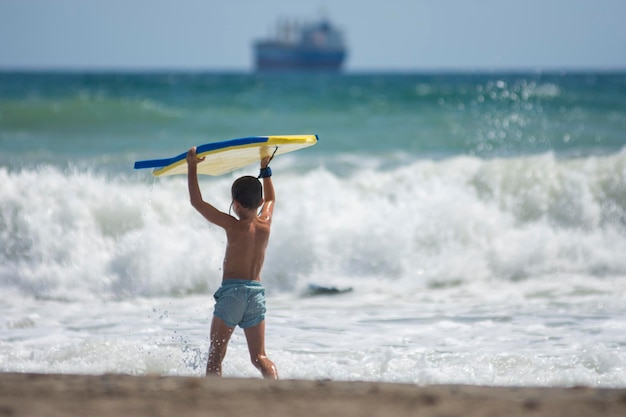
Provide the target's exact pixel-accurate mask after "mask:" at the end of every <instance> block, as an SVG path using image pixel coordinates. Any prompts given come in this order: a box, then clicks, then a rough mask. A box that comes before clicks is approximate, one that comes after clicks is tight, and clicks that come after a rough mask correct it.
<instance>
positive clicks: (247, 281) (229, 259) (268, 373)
mask: <svg viewBox="0 0 626 417" xmlns="http://www.w3.org/2000/svg"><path fill="white" fill-rule="evenodd" d="M270 159H271V158H269V157H266V158H264V159H263V160H262V161H261V174H260V175H259V177H261V178H263V186H261V182H260V181H259V180H258V179H257V178H254V177H250V176H247V177H241V178H239V179H237V180H236V181H235V182H234V183H233V185H232V188H231V194H232V198H233V202H232V204H231V207H232V208H233V209H234V212H235V214H236V215H237V217H238V218H239V219H237V218H235V217H233V216H231V215H230V214H226V213H223V212H221V211H219V210H218V209H216V208H215V207H213V206H212V205H210V204H209V203H206V202H205V201H204V200H203V199H202V194H201V193H200V187H199V185H198V171H197V165H198V162H200V161H202V160H204V158H198V156H197V155H196V148H191V149H190V150H189V151H188V152H187V166H188V174H187V182H188V186H189V199H190V201H191V205H192V206H193V207H194V208H195V209H196V210H198V211H199V212H200V214H202V215H203V216H204V217H205V218H206V219H207V220H208V221H210V222H211V223H214V224H216V225H217V226H220V227H222V228H223V229H224V230H225V231H226V240H227V243H226V254H225V256H224V265H223V274H222V286H221V287H220V288H219V289H218V290H217V292H216V293H215V301H216V303H215V311H214V313H213V321H212V322H211V347H210V348H209V360H208V362H207V367H206V373H207V376H208V375H221V374H222V361H223V360H224V356H225V355H226V347H227V346H228V341H229V340H230V337H231V335H232V334H233V331H234V330H235V327H236V326H237V325H239V327H241V328H242V329H243V330H244V333H245V335H246V340H247V342H248V350H249V352H250V359H251V360H252V363H253V364H254V366H255V367H256V368H257V369H259V370H260V371H261V374H262V375H263V377H264V378H271V379H278V372H277V370H276V366H275V365H274V363H273V362H272V361H271V360H270V359H269V358H268V357H267V356H266V355H265V290H264V289H263V286H262V285H261V269H262V267H263V261H264V259H265V249H266V248H267V243H268V241H269V236H270V226H271V223H272V214H273V212H274V201H275V195H274V186H273V184H272V178H271V175H272V171H271V170H270V168H269V167H268V164H269V161H270ZM263 189H264V190H265V199H263V195H262V194H263ZM259 207H261V212H260V214H257V212H258V209H259Z"/></svg>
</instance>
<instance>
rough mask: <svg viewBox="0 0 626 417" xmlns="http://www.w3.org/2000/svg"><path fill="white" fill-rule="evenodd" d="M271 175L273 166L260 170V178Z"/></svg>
mask: <svg viewBox="0 0 626 417" xmlns="http://www.w3.org/2000/svg"><path fill="white" fill-rule="evenodd" d="M271 176H272V168H270V167H265V168H261V170H260V171H259V176H258V178H269V177H271Z"/></svg>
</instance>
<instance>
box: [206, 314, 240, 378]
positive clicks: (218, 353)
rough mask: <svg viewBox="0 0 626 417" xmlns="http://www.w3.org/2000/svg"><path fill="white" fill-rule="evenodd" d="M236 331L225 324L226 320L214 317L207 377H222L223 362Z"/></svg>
mask: <svg viewBox="0 0 626 417" xmlns="http://www.w3.org/2000/svg"><path fill="white" fill-rule="evenodd" d="M234 330H235V328H234V327H229V326H228V325H227V324H226V323H224V320H222V319H220V318H219V317H217V316H213V321H212V322H211V347H210V348H209V360H208V361H207V364H206V374H207V376H208V375H219V376H221V375H222V361H223V360H224V356H226V348H227V347H228V341H229V340H230V336H231V335H232V334H233V331H234Z"/></svg>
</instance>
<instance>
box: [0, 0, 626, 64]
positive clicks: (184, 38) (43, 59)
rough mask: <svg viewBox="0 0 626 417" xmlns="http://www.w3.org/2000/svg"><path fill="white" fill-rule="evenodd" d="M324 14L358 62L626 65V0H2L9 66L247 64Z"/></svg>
mask: <svg viewBox="0 0 626 417" xmlns="http://www.w3.org/2000/svg"><path fill="white" fill-rule="evenodd" d="M321 14H326V15H327V16H329V17H330V18H331V20H332V21H334V22H335V23H336V24H337V25H339V26H340V27H341V28H342V29H343V31H344V33H345V35H346V38H347V42H348V45H349V48H350V54H349V57H348V61H347V69H348V70H355V71H359V70H370V69H372V70H381V69H388V70H429V69H453V70H454V69H515V68H522V69H555V68H556V69H571V68H601V69H626V23H625V19H626V0H384V1H375V0H332V1H330V0H324V1H315V0H313V1H296V0H260V1H259V0H228V1H224V0H221V1H218V0H0V68H4V69H7V68H78V69H93V68H104V69H150V68H157V69H172V68H174V69H178V68H182V69H194V70H214V69H215V70H241V71H248V70H251V69H252V67H253V61H252V41H253V40H254V39H256V38H258V37H264V36H267V35H268V34H270V32H271V31H272V30H273V28H274V25H275V23H276V20H277V18H279V17H290V18H299V19H307V18H316V17H318V16H320V15H321Z"/></svg>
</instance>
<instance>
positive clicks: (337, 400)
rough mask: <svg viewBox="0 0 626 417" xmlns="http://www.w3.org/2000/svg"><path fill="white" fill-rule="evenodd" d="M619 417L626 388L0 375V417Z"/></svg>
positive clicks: (624, 408) (624, 412)
mask: <svg viewBox="0 0 626 417" xmlns="http://www.w3.org/2000/svg"><path fill="white" fill-rule="evenodd" d="M259 413H262V414H263V415H266V416H279V417H282V416H285V417H286V416H344V417H347V416H359V417H363V416H408V415H411V416H425V417H428V416H433V417H434V416H447V417H454V416H464V417H472V416H481V417H486V416H507V417H512V416H551V417H557V416H567V417H576V416H615V417H618V416H620V417H621V416H624V415H626V389H594V388H586V387H574V388H536V387H535V388H521V387H520V388H518V387H481V386H463V385H433V386H416V385H409V384H389V383H377V382H338V381H301V380H283V381H265V380H261V379H233V378H196V377H161V376H129V375H58V374H22V373H4V374H0V416H16V417H19V416H29V417H32V416H44V415H45V416H51V417H54V416H65V417H70V416H87V415H88V416H91V417H99V416H137V417H142V416H146V417H148V416H150V417H156V416H183V415H184V416H206V415H211V416H248V415H257V414H259Z"/></svg>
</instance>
